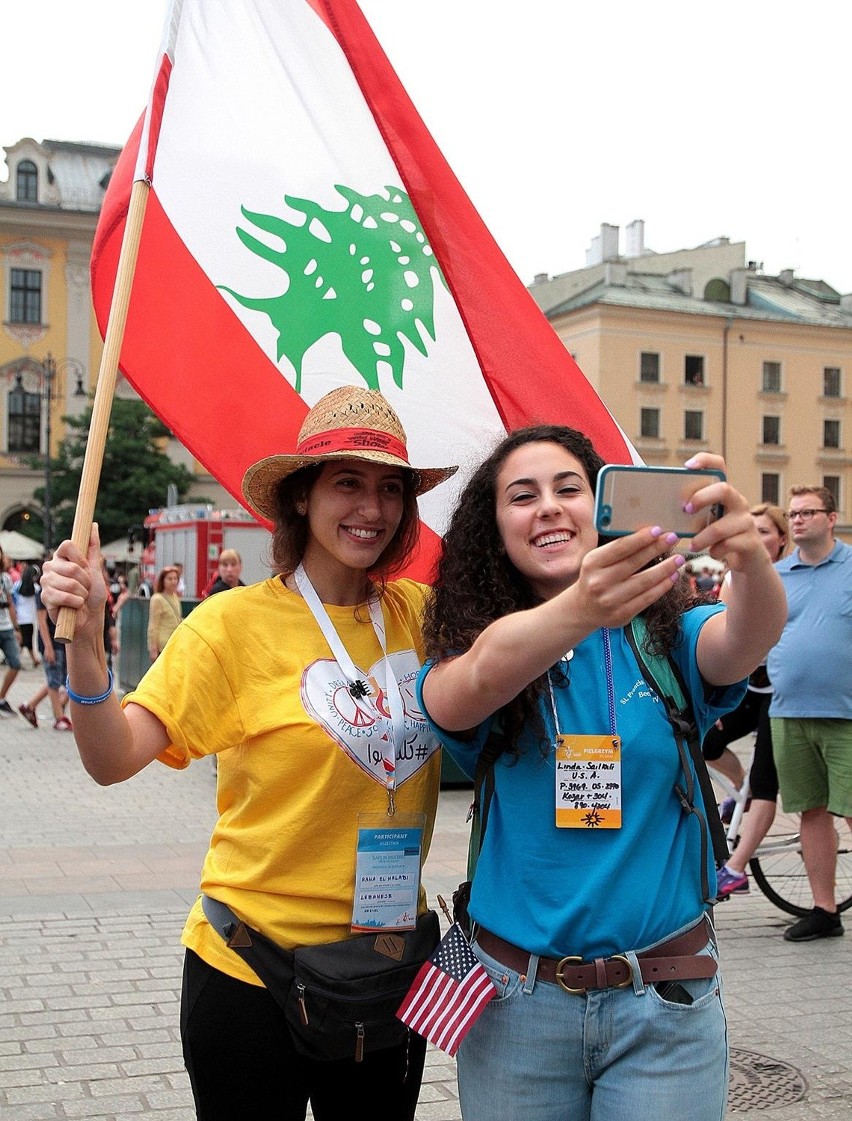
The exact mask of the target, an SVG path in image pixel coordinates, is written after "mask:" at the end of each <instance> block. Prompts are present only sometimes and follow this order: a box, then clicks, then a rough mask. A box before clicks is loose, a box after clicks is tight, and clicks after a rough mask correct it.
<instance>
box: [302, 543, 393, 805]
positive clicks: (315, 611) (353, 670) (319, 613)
mask: <svg viewBox="0 0 852 1121" xmlns="http://www.w3.org/2000/svg"><path fill="white" fill-rule="evenodd" d="M293 578H294V580H295V581H296V587H297V588H298V589H299V592H300V593H301V596H302V598H303V599H304V601H305V603H306V604H307V605H308V608H309V610H310V612H311V614H312V615H313V617H314V619H315V620H316V623H317V626H318V627H319V629H320V630H321V631H322V633H323V637H324V638H325V640H326V642H327V643H328V646H329V649H330V650H331V652H332V654H333V655H334V659H335V661H336V662H337V664H338V666H339V667H340V669H341V671H342V672H343V675H344V677H345V678H346V680H347V681H348V682H349V692H350V693H351V695H352V696H353V697H355V698H358V697H367V696H369V695H370V686H369V684H368V683H367V682H366V681H365V680H364V675H363V674H362V673H361V671H360V670H359V669H358V667H357V666H356V665H355V663H354V662H353V661H352V658H351V657H350V654H349V651H348V650H347V649H346V647H345V645H344V644H343V641H342V640H341V638H340V635H339V634H338V633H337V631H336V629H335V626H334V623H332V621H331V619H330V618H329V617H328V612H327V611H326V609H325V607H324V606H323V604H322V601H321V600H320V597H319V596H318V595H317V593H316V589H315V588H314V586H313V584H312V583H311V581H310V578H309V576H308V574H307V572H305V567H304V565H301V564H300V565H299V567H298V568H297V569H296V571H295V572H294V573H293ZM367 607H368V609H369V612H370V620H371V622H372V624H373V630H374V631H375V633H376V638H377V639H378V642H379V646H381V648H382V657H383V661H384V667H385V696H386V697H387V699H388V707H389V708H390V720H388V719H387V717H386V716H384V715H383V713H382V712H381V710H380V709H379V707H378V705H375V709H376V712H377V714H378V716H379V719H380V720H381V721H382V723H384V724H385V725H386V727H387V729H388V731H387V733H386V734H385V735H384V736H383V737H382V764H383V766H384V771H385V785H386V787H387V792H388V816H391V815H392V814H393V813H394V812H395V808H396V807H395V806H394V797H393V795H394V789H395V787H396V757H397V754H398V752H399V750H400V748H402V746H403V744H404V742H405V712H404V710H403V703H402V692H401V690H400V688H399V682H398V681H397V679H396V676H395V675H394V672H393V668H392V667H391V664H390V659H389V658H388V652H387V645H386V643H385V621H384V618H383V616H382V608H381V604H380V603H379V600H378V598H377V597H376V596H371V597H370V598H369V599H368V601H367Z"/></svg>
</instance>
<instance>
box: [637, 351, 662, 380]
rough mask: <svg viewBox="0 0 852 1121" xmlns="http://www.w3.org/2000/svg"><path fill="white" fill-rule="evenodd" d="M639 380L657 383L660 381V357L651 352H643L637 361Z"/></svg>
mask: <svg viewBox="0 0 852 1121" xmlns="http://www.w3.org/2000/svg"><path fill="white" fill-rule="evenodd" d="M639 380H640V381H651V382H655V383H658V382H659V380H660V356H659V354H654V353H653V352H651V351H643V352H642V354H641V356H640V359H639Z"/></svg>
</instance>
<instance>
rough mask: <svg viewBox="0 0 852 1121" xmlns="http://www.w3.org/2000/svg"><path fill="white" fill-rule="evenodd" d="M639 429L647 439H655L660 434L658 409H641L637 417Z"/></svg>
mask: <svg viewBox="0 0 852 1121" xmlns="http://www.w3.org/2000/svg"><path fill="white" fill-rule="evenodd" d="M639 426H640V427H639V431H640V432H641V434H642V435H643V436H644V437H646V438H647V439H649V440H657V439H659V436H660V410H659V409H642V410H641V411H640V418H639Z"/></svg>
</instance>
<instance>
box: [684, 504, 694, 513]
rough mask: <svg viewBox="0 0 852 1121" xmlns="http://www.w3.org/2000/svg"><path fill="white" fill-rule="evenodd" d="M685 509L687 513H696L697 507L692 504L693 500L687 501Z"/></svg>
mask: <svg viewBox="0 0 852 1121" xmlns="http://www.w3.org/2000/svg"><path fill="white" fill-rule="evenodd" d="M684 511H685V512H686V513H687V514H694V513H695V507H694V506H693V505H692V503H691V502H687V504H686V505H685V506H684Z"/></svg>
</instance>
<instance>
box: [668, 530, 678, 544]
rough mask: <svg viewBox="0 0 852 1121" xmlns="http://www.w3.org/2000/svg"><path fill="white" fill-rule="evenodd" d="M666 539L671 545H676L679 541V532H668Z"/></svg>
mask: <svg viewBox="0 0 852 1121" xmlns="http://www.w3.org/2000/svg"><path fill="white" fill-rule="evenodd" d="M666 541H668V543H669V545H674V544H675V543H676V541H677V534H676V533H667V534H666Z"/></svg>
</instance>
